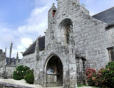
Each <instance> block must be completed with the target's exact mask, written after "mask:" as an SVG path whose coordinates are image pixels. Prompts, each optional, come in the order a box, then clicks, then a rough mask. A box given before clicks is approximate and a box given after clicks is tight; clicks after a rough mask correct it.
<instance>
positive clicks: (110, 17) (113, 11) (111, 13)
mask: <svg viewBox="0 0 114 88" xmlns="http://www.w3.org/2000/svg"><path fill="white" fill-rule="evenodd" d="M93 17H94V18H96V19H98V20H101V21H103V22H105V23H107V24H108V25H112V24H114V7H112V8H110V9H107V10H105V11H103V12H100V13H98V14H96V15H94V16H93Z"/></svg>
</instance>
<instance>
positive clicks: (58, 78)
mask: <svg viewBox="0 0 114 88" xmlns="http://www.w3.org/2000/svg"><path fill="white" fill-rule="evenodd" d="M62 85H63V64H62V62H61V60H60V58H59V57H58V56H56V55H53V56H51V57H50V58H49V59H48V61H47V63H46V86H47V87H55V86H62Z"/></svg>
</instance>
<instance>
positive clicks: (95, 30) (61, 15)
mask: <svg viewBox="0 0 114 88" xmlns="http://www.w3.org/2000/svg"><path fill="white" fill-rule="evenodd" d="M113 60H114V7H112V8H110V9H107V10H105V11H103V12H101V13H98V14H96V15H94V16H90V15H89V11H88V10H87V9H85V8H84V7H83V6H81V5H80V2H79V0H57V7H56V6H55V5H54V4H53V5H52V7H51V8H50V10H49V12H48V29H47V30H46V32H45V36H42V37H39V38H38V39H36V41H35V42H34V43H33V44H32V45H31V46H30V47H29V48H28V49H27V50H26V51H25V52H24V53H23V59H22V61H21V64H23V65H27V66H29V67H31V68H32V69H33V70H34V74H35V82H36V83H38V84H40V85H43V86H48V87H51V86H63V87H64V88H76V85H77V83H82V84H83V83H85V79H86V78H85V70H86V69H87V68H94V69H96V70H98V69H100V68H103V67H105V65H106V64H107V63H108V62H109V61H113Z"/></svg>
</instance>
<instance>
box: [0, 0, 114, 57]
mask: <svg viewBox="0 0 114 88" xmlns="http://www.w3.org/2000/svg"><path fill="white" fill-rule="evenodd" d="M52 3H57V1H56V0H0V49H3V50H5V48H7V56H9V47H10V43H11V42H13V52H12V53H13V54H12V56H13V57H15V56H16V53H17V52H19V56H20V58H22V55H21V52H24V51H25V50H26V49H27V48H28V47H29V46H30V44H32V43H33V42H34V41H35V40H36V38H37V37H38V36H42V35H44V32H45V30H46V29H47V24H48V23H47V19H48V10H49V8H50V7H51V6H52ZM80 3H81V5H83V6H85V8H86V9H88V10H89V12H90V14H91V15H94V14H97V13H99V12H101V11H104V10H106V9H108V8H111V7H113V6H114V0H80Z"/></svg>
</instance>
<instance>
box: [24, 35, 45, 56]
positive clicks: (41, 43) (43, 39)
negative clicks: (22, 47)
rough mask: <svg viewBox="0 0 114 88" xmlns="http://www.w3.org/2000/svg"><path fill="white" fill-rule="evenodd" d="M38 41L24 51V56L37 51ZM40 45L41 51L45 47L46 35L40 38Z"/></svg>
mask: <svg viewBox="0 0 114 88" xmlns="http://www.w3.org/2000/svg"><path fill="white" fill-rule="evenodd" d="M36 41H37V40H36ZM36 41H35V42H34V43H33V44H32V45H30V47H29V48H28V49H27V50H26V51H25V52H24V53H23V56H26V55H29V54H33V53H34V52H35V47H36ZM38 46H39V51H42V50H44V49H45V36H42V37H39V38H38Z"/></svg>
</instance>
